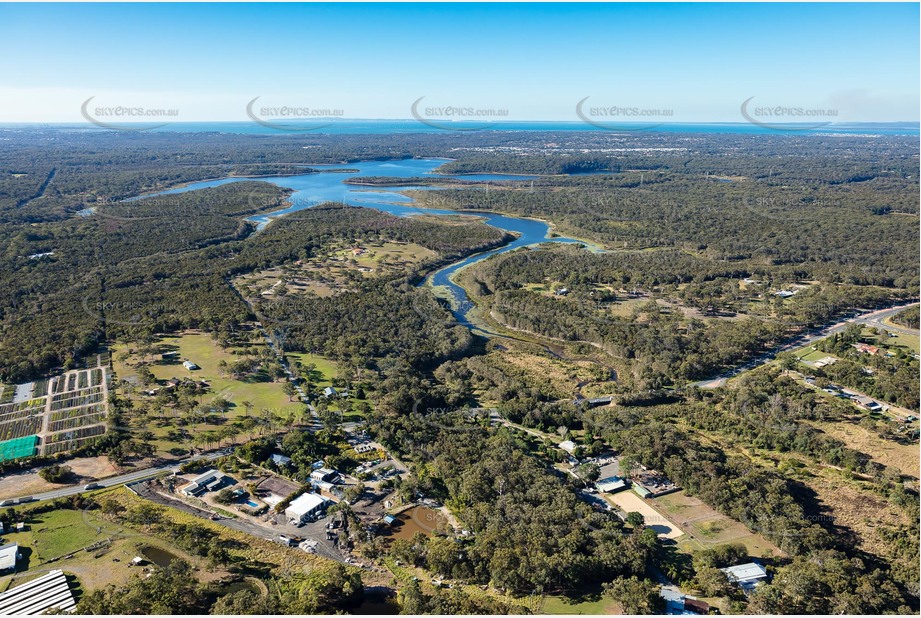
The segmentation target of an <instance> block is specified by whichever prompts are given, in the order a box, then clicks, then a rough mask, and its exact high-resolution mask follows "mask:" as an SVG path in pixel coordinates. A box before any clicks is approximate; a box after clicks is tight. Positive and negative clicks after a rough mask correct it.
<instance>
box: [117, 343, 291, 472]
mask: <svg viewBox="0 0 921 618" xmlns="http://www.w3.org/2000/svg"><path fill="white" fill-rule="evenodd" d="M156 345H157V348H158V352H159V353H163V352H170V351H177V352H179V355H178V358H177V359H176V360H170V361H163V360H160V357H159V353H158V355H157V356H156V357H154V358H155V359H156V360H153V359H151V360H153V362H152V363H151V365H150V369H151V372H152V373H153V374H154V376H155V377H156V378H157V379H158V380H168V379H170V378H174V377H175V378H180V379H181V378H193V379H196V380H206V381H207V382H208V383H209V384H210V385H211V388H210V390H209V392H208V393H207V394H206V395H204V396H203V397H202V403H208V402H210V401H211V400H213V399H214V398H215V397H223V398H224V399H226V400H228V401H229V402H231V404H232V407H231V409H230V411H229V412H228V413H227V420H228V421H229V420H232V419H234V418H236V417H239V416H243V415H245V414H246V408H245V406H244V405H243V402H244V401H249V402H251V403H252V414H253V415H258V414H259V413H260V411H261V410H264V409H265V410H272V411H274V412H275V413H276V414H279V415H286V414H289V413H294V414H298V413H299V412H300V411H302V410H303V405H302V404H300V403H298V402H296V401H292V400H290V399H289V398H288V396H287V395H285V394H284V391H283V386H284V381H282V380H279V381H274V382H273V381H272V380H271V379H270V378H269V377H268V376H265V375H256V376H253V377H247V378H245V379H244V380H236V379H233V378H231V377H228V376H224V375H222V374H221V372H220V370H219V368H218V364H219V363H220V362H221V360H226V361H227V362H228V363H231V362H233V361H234V360H238V359H239V358H240V356H239V355H236V354H232V353H231V352H232V349H228V350H222V349H221V347H220V346H219V345H218V344H217V343H216V342H215V341H214V340H212V339H211V337H210V336H209V335H207V334H205V333H197V332H191V333H184V334H182V335H167V336H163V337H161V338H160V339H159V341H158V342H157V344H156ZM264 345H265V344H264V343H260V344H258V345H257V346H253V348H251V349H252V351H253V352H254V353H258V351H259V349H260V348H261V347H262V346H264ZM124 350H125V346H124V345H121V344H120V345H118V346H115V347H114V348H113V356H114V357H115V358H116V359H118V358H119V357H120V354H121V353H122V352H124ZM186 359H187V360H190V361H192V362H193V363H195V364H196V365H198V366H199V367H200V369H196V370H191V371H190V370H188V369H186V368H185V367H184V366H183V365H182V361H183V360H186ZM137 360H139V358H138V357H137V356H134V355H133V357H132V358H131V359H129V363H133V362H136V361H137ZM115 373H116V377H117V378H118V380H119V381H120V380H123V379H125V378H127V377H131V376H133V375H135V371H134V369H133V368H132V367H131V366H130V364H127V363H125V362H123V361H116V363H115ZM133 397H134V399H135V400H136V401H141V400H144V397H143V396H141V395H140V394H137V393H136V394H135V395H133ZM218 428H219V426H218V425H212V424H206V423H202V424H199V425H196V427H195V432H204V431H212V430H216V429H218ZM149 429H150V430H151V431H153V432H154V434H155V435H156V437H157V447H158V451H159V454H160V455H166V454H169V453H170V451H171V450H173V449H187V448H188V446H189V445H188V444H180V443H178V442H175V441H172V440H170V439H168V438H167V435H168V434H169V433H170V431H171V430H172V429H173V427H171V426H170V425H167V426H166V427H157V426H151V427H149ZM176 452H177V453H178V451H176Z"/></svg>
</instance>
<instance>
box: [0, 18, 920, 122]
mask: <svg viewBox="0 0 921 618" xmlns="http://www.w3.org/2000/svg"><path fill="white" fill-rule="evenodd" d="M918 21H919V7H918V5H917V4H667V5H666V4H606V5H599V4H579V5H574V4H527V5H525V4H491V5H484V4H335V5H333V4H297V5H295V4H194V5H193V4H185V5H180V4H83V5H77V4H69V5H54V4H34V5H26V4H0V57H3V58H4V59H5V62H4V68H3V73H2V74H3V78H2V80H0V97H2V99H0V100H2V101H3V103H2V104H0V121H4V122H31V121H46V122H54V121H78V120H81V116H80V105H81V103H82V102H83V101H85V100H86V99H87V98H88V97H90V96H95V97H96V98H95V99H94V101H95V104H105V105H124V106H144V107H147V108H154V107H158V108H169V109H177V110H179V116H178V120H245V119H246V115H245V106H246V103H247V102H248V101H250V100H251V99H253V98H254V97H257V96H259V97H261V98H260V104H271V105H289V106H302V107H310V108H314V109H334V110H342V112H343V115H344V116H346V117H350V118H409V117H410V106H411V104H412V102H413V101H415V100H416V99H418V98H419V97H423V96H424V97H426V98H425V99H424V105H426V106H445V105H451V106H460V107H473V108H477V109H495V110H507V111H508V118H509V119H512V120H515V119H521V120H539V119H546V120H576V119H577V117H576V114H575V106H576V103H577V102H578V101H579V100H581V99H583V98H585V97H590V99H589V100H590V102H591V104H592V105H599V106H621V107H639V108H643V109H658V110H671V112H672V116H671V117H670V119H671V120H675V121H710V122H720V121H726V122H741V121H742V120H743V119H742V118H741V116H740V113H739V109H740V105H741V103H742V102H743V101H744V100H746V99H748V98H749V97H753V96H754V97H755V99H754V101H756V102H757V103H758V104H762V105H782V106H792V107H797V106H799V107H808V108H822V109H836V110H839V117H838V118H837V120H846V121H897V120H910V121H916V120H918V117H919V112H918V110H919V105H921V104H919V77H918V75H919V60H918V58H919V28H918Z"/></svg>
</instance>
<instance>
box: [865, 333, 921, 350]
mask: <svg viewBox="0 0 921 618" xmlns="http://www.w3.org/2000/svg"><path fill="white" fill-rule="evenodd" d="M887 332H888V331H887ZM891 334H893V335H895V337H889V336H887V335H881V336H879V337H874V336H873V335H872V334H870V330H869V329H864V330H863V336H864V337H866V338H867V339H872V340H875V341H876V344H875V345H879V346H881V347H883V346H884V347H890V348H896V347H900V346H901V347H904V348H905V349H906V350H908V351H911V352H912V353H914V354H918V353H919V352H921V339H919V338H918V337H916V336H914V335H906V334H904V333H891Z"/></svg>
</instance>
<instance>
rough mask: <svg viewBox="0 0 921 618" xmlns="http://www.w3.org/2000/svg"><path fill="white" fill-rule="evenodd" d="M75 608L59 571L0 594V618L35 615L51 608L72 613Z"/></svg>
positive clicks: (65, 580) (65, 582) (65, 579)
mask: <svg viewBox="0 0 921 618" xmlns="http://www.w3.org/2000/svg"><path fill="white" fill-rule="evenodd" d="M75 606H76V601H74V595H73V593H72V592H71V591H70V587H69V586H68V585H67V578H66V577H65V576H64V571H61V570H60V569H55V570H54V571H51V572H50V573H48V574H47V575H43V576H42V577H39V578H37V579H33V580H32V581H29V582H26V583H24V584H21V585H19V586H16V587H15V588H11V589H10V590H7V591H6V592H4V593H2V594H0V616H14V615H20V616H22V615H26V616H28V615H36V614H42V613H44V612H46V611H48V610H49V609H52V608H54V609H59V610H61V611H65V612H72V611H74V607H75Z"/></svg>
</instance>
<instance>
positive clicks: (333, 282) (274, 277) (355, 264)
mask: <svg viewBox="0 0 921 618" xmlns="http://www.w3.org/2000/svg"><path fill="white" fill-rule="evenodd" d="M436 257H437V254H436V253H435V252H434V251H431V250H429V249H426V248H425V247H423V246H421V245H417V244H413V243H401V242H377V243H362V244H359V245H351V244H350V243H345V242H339V243H336V244H334V245H333V246H331V247H328V248H327V249H326V251H325V252H323V253H321V254H320V255H317V256H316V257H312V258H308V259H303V260H298V261H297V262H293V263H289V264H285V265H283V266H277V267H275V268H269V269H267V270H263V271H260V272H257V273H253V274H249V275H244V276H241V277H238V278H237V279H236V280H235V282H234V284H235V285H236V286H237V287H238V288H239V289H241V290H242V291H243V292H244V294H245V295H246V296H247V297H249V298H250V299H253V298H255V297H257V296H263V297H265V298H268V297H271V296H274V295H275V293H276V292H277V291H278V289H279V288H278V285H279V284H280V282H281V281H284V282H285V287H286V291H287V293H288V294H294V295H296V294H304V293H312V294H316V295H317V296H324V297H325V296H332V295H334V294H337V293H339V292H342V291H344V290H347V289H350V288H352V287H354V283H353V282H352V280H351V278H350V275H351V274H352V273H353V272H356V271H357V272H358V273H360V274H361V276H362V277H364V278H371V277H378V276H381V275H387V274H392V273H398V272H403V271H405V270H406V269H408V268H410V267H412V266H414V265H416V264H419V263H421V262H423V261H427V260H433V259H435V258H436Z"/></svg>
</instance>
